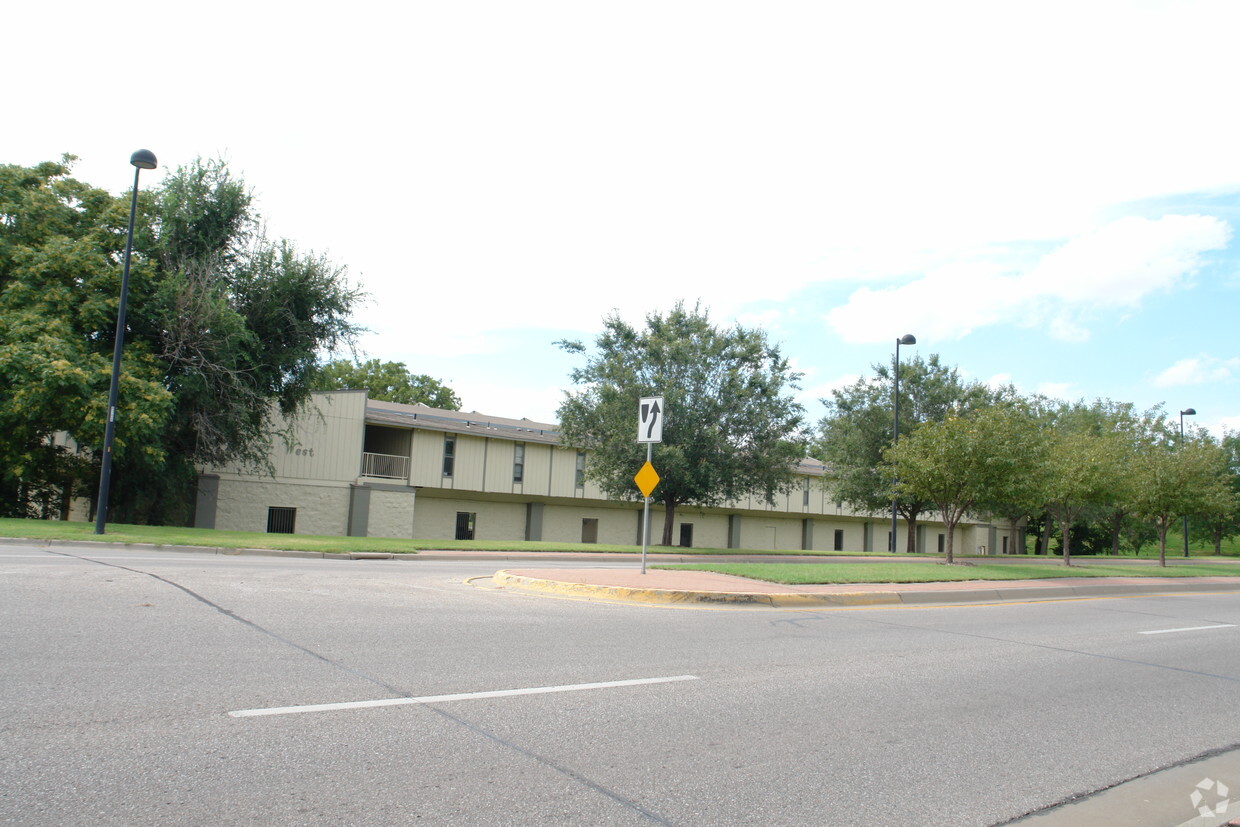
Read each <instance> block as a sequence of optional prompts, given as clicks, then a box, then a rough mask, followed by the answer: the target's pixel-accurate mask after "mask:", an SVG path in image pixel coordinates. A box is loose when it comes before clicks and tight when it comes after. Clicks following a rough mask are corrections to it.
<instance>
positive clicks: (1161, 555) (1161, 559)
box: [1156, 518, 1169, 568]
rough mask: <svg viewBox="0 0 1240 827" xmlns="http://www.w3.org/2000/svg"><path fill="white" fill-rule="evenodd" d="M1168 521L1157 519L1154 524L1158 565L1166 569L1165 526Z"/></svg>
mask: <svg viewBox="0 0 1240 827" xmlns="http://www.w3.org/2000/svg"><path fill="white" fill-rule="evenodd" d="M1168 524H1169V523H1168V521H1167V520H1165V519H1162V518H1159V520H1158V522H1157V523H1156V525H1157V527H1158V565H1160V566H1162V567H1163V568H1166V567H1167V526H1168Z"/></svg>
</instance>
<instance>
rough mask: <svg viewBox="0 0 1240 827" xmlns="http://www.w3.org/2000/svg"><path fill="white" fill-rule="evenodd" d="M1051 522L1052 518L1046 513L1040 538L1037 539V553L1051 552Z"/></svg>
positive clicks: (1052, 521)
mask: <svg viewBox="0 0 1240 827" xmlns="http://www.w3.org/2000/svg"><path fill="white" fill-rule="evenodd" d="M1053 523H1054V519H1053V518H1052V517H1051V515H1050V514H1049V513H1047V515H1046V522H1045V524H1044V525H1043V526H1042V539H1041V540H1040V541H1039V546H1038V548H1037V551H1036V553H1037V554H1050V553H1051V525H1052V524H1053Z"/></svg>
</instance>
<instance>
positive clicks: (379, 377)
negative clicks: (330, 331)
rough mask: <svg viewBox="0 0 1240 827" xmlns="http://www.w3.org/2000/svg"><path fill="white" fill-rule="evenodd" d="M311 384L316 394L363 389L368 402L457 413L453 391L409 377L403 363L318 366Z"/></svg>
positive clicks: (457, 402)
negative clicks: (317, 391) (427, 407)
mask: <svg viewBox="0 0 1240 827" xmlns="http://www.w3.org/2000/svg"><path fill="white" fill-rule="evenodd" d="M312 384H313V386H314V389H315V390H319V391H331V390H345V389H352V390H361V389H362V388H365V389H366V390H367V391H368V393H369V396H370V398H371V399H382V400H384V401H385V402H400V403H401V404H404V405H417V404H422V405H427V406H429V407H432V408H443V409H444V410H449V411H459V410H460V409H461V399H460V397H459V396H457V395H456V392H455V391H453V390H452V389H451V388H450V387H448V386H447V385H445V384H443V383H442V382H440V381H439V380H438V379H435V378H433V377H430V376H427V375H426V374H424V373H422V374H413V373H410V372H409V369H408V368H407V367H405V363H404V362H380V361H379V360H378V359H368V360H366V361H365V362H362V361H357V362H352V361H349V360H347V359H338V360H336V361H334V362H328V363H327V364H325V365H323V366H321V367H320V368H319V369H318V370H317V371H316V372H315V375H314V379H313V383H312Z"/></svg>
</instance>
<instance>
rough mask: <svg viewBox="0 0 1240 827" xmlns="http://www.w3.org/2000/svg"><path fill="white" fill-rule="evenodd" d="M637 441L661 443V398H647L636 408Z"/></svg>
mask: <svg viewBox="0 0 1240 827" xmlns="http://www.w3.org/2000/svg"><path fill="white" fill-rule="evenodd" d="M637 441H638V442H662V441H663V397H661V396H647V397H645V398H643V399H642V401H641V404H640V405H639V406H638V408H637Z"/></svg>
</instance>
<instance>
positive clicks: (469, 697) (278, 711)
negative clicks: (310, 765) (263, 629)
mask: <svg viewBox="0 0 1240 827" xmlns="http://www.w3.org/2000/svg"><path fill="white" fill-rule="evenodd" d="M696 680H698V677H697V675H675V676H672V677H670V678H637V679H635V680H627V681H605V682H603V683H574V684H566V685H563V686H535V687H529V688H527V689H499V690H496V691H493V692H463V693H461V694H458V695H427V696H425V697H421V698H382V699H380V700H375V701H346V702H343V703H334V704H306V705H304V706H273V707H267V708H266V709H238V710H235V711H233V712H229V713H228V714H229V715H230V716H232V717H233V718H254V717H257V716H260V715H296V714H297V713H299V712H329V711H333V710H339V709H369V708H370V707H375V706H402V705H405V704H432V703H444V702H447V701H474V700H481V699H483V698H508V697H513V696H516V695H546V694H549V693H551V692H582V691H585V690H589V689H612V688H614V687H618V686H645V685H647V684H654V683H675V682H676V681H696Z"/></svg>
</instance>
